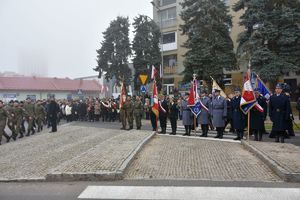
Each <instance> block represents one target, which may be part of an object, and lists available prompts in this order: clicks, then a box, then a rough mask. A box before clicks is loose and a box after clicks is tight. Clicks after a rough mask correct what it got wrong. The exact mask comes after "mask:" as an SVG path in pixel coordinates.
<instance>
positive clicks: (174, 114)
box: [169, 97, 179, 135]
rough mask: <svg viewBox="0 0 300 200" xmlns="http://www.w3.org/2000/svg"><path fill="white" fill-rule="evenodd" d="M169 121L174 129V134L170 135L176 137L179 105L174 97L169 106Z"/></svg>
mask: <svg viewBox="0 0 300 200" xmlns="http://www.w3.org/2000/svg"><path fill="white" fill-rule="evenodd" d="M169 108H170V109H169V119H170V122H171V127H172V133H170V135H176V130H177V119H178V112H179V109H178V105H177V103H176V101H175V99H174V97H172V98H171V99H170V105H169Z"/></svg>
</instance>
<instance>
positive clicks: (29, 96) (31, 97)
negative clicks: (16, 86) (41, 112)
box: [26, 94, 36, 101]
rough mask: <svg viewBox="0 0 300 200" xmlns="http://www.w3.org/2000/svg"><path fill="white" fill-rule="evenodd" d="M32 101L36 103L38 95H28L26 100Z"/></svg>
mask: <svg viewBox="0 0 300 200" xmlns="http://www.w3.org/2000/svg"><path fill="white" fill-rule="evenodd" d="M28 98H29V99H31V100H33V101H35V100H36V95H34V94H28V95H27V97H26V99H28Z"/></svg>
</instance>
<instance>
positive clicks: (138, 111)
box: [133, 96, 143, 130]
mask: <svg viewBox="0 0 300 200" xmlns="http://www.w3.org/2000/svg"><path fill="white" fill-rule="evenodd" d="M133 113H134V117H135V123H136V129H137V130H140V129H141V127H142V116H143V103H142V101H141V98H140V97H139V96H136V99H135V102H134V111H133Z"/></svg>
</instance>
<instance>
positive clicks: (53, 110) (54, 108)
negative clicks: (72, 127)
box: [47, 97, 59, 133]
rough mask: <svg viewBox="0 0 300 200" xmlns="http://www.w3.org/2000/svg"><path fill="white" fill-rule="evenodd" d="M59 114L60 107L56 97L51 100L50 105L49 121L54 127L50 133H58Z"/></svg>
mask: <svg viewBox="0 0 300 200" xmlns="http://www.w3.org/2000/svg"><path fill="white" fill-rule="evenodd" d="M58 112H59V106H58V104H57V103H56V101H55V99H54V97H51V98H50V103H49V105H48V113H47V114H48V116H49V120H50V122H51V126H52V130H51V131H50V133H52V132H57V115H58Z"/></svg>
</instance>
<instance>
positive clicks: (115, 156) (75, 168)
mask: <svg viewBox="0 0 300 200" xmlns="http://www.w3.org/2000/svg"><path fill="white" fill-rule="evenodd" d="M150 133H151V132H149V131H143V132H141V131H136V130H133V131H131V132H129V133H126V134H120V135H117V136H115V137H112V138H110V139H108V140H106V141H105V142H103V143H101V144H99V145H97V146H95V147H94V148H91V149H90V150H88V151H86V152H84V153H82V154H81V155H79V156H77V157H75V158H73V159H72V160H70V161H68V162H65V163H63V164H62V165H60V166H59V167H58V168H56V169H55V170H54V171H53V172H54V173H72V172H74V173H76V172H81V173H93V172H99V171H116V170H118V169H119V168H120V167H121V165H122V164H123V162H124V160H125V159H126V158H127V157H128V155H130V154H131V152H132V151H133V150H134V148H133V147H136V146H138V145H139V144H140V142H141V141H142V140H143V139H145V138H146V137H147V136H149V135H150Z"/></svg>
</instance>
